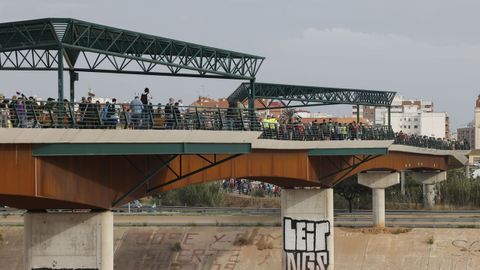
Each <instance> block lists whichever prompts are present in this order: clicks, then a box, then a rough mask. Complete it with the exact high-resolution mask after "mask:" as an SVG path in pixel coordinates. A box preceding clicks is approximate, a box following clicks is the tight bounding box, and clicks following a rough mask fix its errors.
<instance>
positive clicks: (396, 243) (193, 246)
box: [0, 226, 480, 270]
mask: <svg viewBox="0 0 480 270" xmlns="http://www.w3.org/2000/svg"><path fill="white" fill-rule="evenodd" d="M0 234H1V237H0V262H1V264H0V269H2V270H3V269H5V270H10V269H11V270H16V269H23V265H22V260H23V228H22V227H2V228H0ZM281 236H282V232H281V228H279V227H196V226H192V227H116V228H115V269H120V270H123V269H128V270H130V269H175V270H180V269H182V270H187V269H188V270H190V269H192V270H193V269H208V270H211V269H213V270H217V269H218V270H221V269H237V270H242V269H248V270H252V269H281V247H282V246H281V245H282V237H281ZM479 265H480V230H477V229H413V230H411V231H409V232H405V233H398V234H397V231H396V230H392V231H391V232H387V233H385V232H378V231H373V232H372V231H367V230H360V229H346V228H336V229H335V269H337V270H339V269H340V270H342V269H364V270H367V269H368V270H375V269H379V270H380V269H382V270H384V269H393V270H396V269H398V270H400V269H412V270H414V269H428V270H430V269H431V270H433V269H435V270H436V269H442V270H443V269H445V270H447V269H448V270H450V269H451V270H453V269H465V270H467V269H468V270H470V269H471V270H473V269H480V267H479Z"/></svg>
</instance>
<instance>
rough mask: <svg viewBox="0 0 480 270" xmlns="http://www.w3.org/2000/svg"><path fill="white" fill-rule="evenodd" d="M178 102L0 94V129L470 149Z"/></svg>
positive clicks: (354, 126) (352, 125)
mask: <svg viewBox="0 0 480 270" xmlns="http://www.w3.org/2000/svg"><path fill="white" fill-rule="evenodd" d="M182 103H183V102H182V100H181V99H179V100H177V101H176V100H175V99H173V98H169V100H168V102H167V103H166V104H165V105H162V104H161V103H158V104H157V105H153V104H152V95H151V93H150V90H149V88H145V89H144V91H143V93H142V94H141V95H137V96H135V97H134V98H133V100H132V101H131V102H129V103H124V104H119V103H117V100H116V98H112V99H111V100H108V101H106V102H105V103H104V104H101V103H100V102H99V101H98V100H97V101H95V102H94V101H93V98H92V96H88V97H87V98H85V97H82V99H81V102H79V103H70V102H69V101H68V100H64V101H63V102H57V101H56V100H55V99H53V98H48V99H47V100H46V101H38V100H36V99H35V98H34V97H26V96H25V95H24V94H22V93H20V92H17V93H16V95H14V96H12V98H11V99H6V98H5V96H4V95H2V94H0V127H70V126H73V127H76V128H110V129H115V128H130V129H152V128H153V129H213V130H261V131H263V133H262V135H261V136H262V138H266V139H279V140H302V141H317V140H385V139H392V140H393V139H394V140H395V143H398V144H406V145H414V146H419V147H427V148H437V149H469V145H468V142H467V141H457V140H450V139H437V138H433V137H427V136H419V135H407V134H404V133H402V132H399V133H397V134H394V132H393V130H392V129H391V128H390V127H387V126H372V125H366V124H364V123H361V122H356V121H352V122H349V123H341V122H336V121H333V120H332V119H331V118H330V119H328V120H327V119H323V120H321V121H318V120H314V121H313V122H308V123H303V122H302V121H301V118H300V117H298V116H296V115H292V116H290V117H288V118H287V119H285V118H284V117H278V118H277V117H274V116H273V115H272V114H267V115H263V116H262V114H260V113H259V114H254V113H252V111H249V110H247V109H246V108H245V106H244V105H243V103H241V102H239V101H238V102H236V103H229V106H228V108H226V109H221V108H202V107H195V106H193V107H192V106H188V107H185V106H183V104H182Z"/></svg>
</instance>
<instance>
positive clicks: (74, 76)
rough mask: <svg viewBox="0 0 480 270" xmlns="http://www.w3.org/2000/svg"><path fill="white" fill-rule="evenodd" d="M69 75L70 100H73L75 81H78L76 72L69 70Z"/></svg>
mask: <svg viewBox="0 0 480 270" xmlns="http://www.w3.org/2000/svg"><path fill="white" fill-rule="evenodd" d="M68 73H69V75H70V102H75V81H78V73H76V72H75V71H73V70H69V72H68Z"/></svg>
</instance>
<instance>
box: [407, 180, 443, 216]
mask: <svg viewBox="0 0 480 270" xmlns="http://www.w3.org/2000/svg"><path fill="white" fill-rule="evenodd" d="M411 175H412V178H413V179H414V180H415V181H417V182H418V183H420V184H422V185H423V207H424V208H426V209H432V208H433V207H434V206H435V197H436V190H435V184H436V183H440V182H443V181H445V180H447V172H445V171H443V172H412V173H411Z"/></svg>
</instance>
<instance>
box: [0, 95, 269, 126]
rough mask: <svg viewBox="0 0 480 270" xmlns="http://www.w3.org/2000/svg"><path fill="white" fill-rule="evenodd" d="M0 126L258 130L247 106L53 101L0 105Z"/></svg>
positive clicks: (253, 115) (255, 118)
mask: <svg viewBox="0 0 480 270" xmlns="http://www.w3.org/2000/svg"><path fill="white" fill-rule="evenodd" d="M0 127H16V128H80V129H81V128H88V129H117V128H118V129H204V130H257V131H259V130H261V126H260V122H259V121H258V119H257V117H256V115H255V114H254V113H253V111H251V110H248V109H239V108H212V107H199V106H169V105H164V106H157V105H145V106H144V105H142V104H116V103H106V104H100V103H70V102H53V101H35V102H28V101H27V102H19V103H11V104H9V106H8V108H0Z"/></svg>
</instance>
